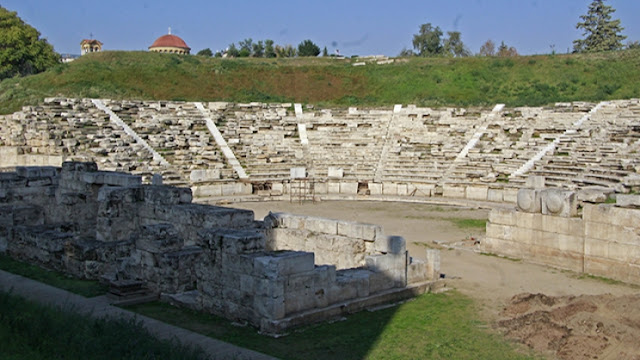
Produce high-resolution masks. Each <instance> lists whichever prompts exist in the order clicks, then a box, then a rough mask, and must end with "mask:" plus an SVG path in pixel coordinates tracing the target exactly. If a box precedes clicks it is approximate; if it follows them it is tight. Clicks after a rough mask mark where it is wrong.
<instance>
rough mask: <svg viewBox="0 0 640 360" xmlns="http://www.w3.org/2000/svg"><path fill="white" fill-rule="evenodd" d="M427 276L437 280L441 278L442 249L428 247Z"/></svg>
mask: <svg viewBox="0 0 640 360" xmlns="http://www.w3.org/2000/svg"><path fill="white" fill-rule="evenodd" d="M426 263H427V278H428V279H430V280H437V279H439V278H440V250H438V249H427V261H426Z"/></svg>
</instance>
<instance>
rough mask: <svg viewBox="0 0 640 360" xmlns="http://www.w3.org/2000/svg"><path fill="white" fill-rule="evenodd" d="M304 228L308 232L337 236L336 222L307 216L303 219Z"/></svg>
mask: <svg viewBox="0 0 640 360" xmlns="http://www.w3.org/2000/svg"><path fill="white" fill-rule="evenodd" d="M304 228H305V229H306V230H308V231H313V232H318V233H323V234H331V235H337V234H338V220H332V219H324V218H319V217H312V216H309V217H306V218H305V225H304Z"/></svg>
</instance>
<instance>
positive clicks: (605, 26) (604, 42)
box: [573, 0, 627, 52]
mask: <svg viewBox="0 0 640 360" xmlns="http://www.w3.org/2000/svg"><path fill="white" fill-rule="evenodd" d="M604 2H605V0H594V1H593V2H592V3H591V5H589V11H588V12H587V14H586V15H582V16H580V19H581V20H582V21H581V22H579V23H578V24H577V25H576V28H577V29H583V30H584V32H583V34H582V35H583V36H584V37H585V38H584V39H578V40H574V41H573V52H598V51H609V50H619V49H622V40H624V39H626V38H627V37H626V36H622V35H620V33H621V32H622V30H624V28H623V27H621V26H620V20H618V19H616V20H612V19H611V14H613V13H614V12H615V11H616V10H615V9H614V8H613V7H612V6H609V5H605V4H604Z"/></svg>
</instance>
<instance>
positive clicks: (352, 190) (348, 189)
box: [340, 182, 358, 195]
mask: <svg viewBox="0 0 640 360" xmlns="http://www.w3.org/2000/svg"><path fill="white" fill-rule="evenodd" d="M357 193H358V183H357V182H341V183H340V194H348V195H356V194H357Z"/></svg>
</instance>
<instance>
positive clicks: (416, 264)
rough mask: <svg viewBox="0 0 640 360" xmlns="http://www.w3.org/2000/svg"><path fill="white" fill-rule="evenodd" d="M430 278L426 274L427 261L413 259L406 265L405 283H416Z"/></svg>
mask: <svg viewBox="0 0 640 360" xmlns="http://www.w3.org/2000/svg"><path fill="white" fill-rule="evenodd" d="M428 280H431V278H430V277H429V276H428V271H427V263H426V262H424V261H419V260H413V259H412V261H411V263H410V264H409V265H408V266H407V284H417V283H421V282H425V281H428Z"/></svg>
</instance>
